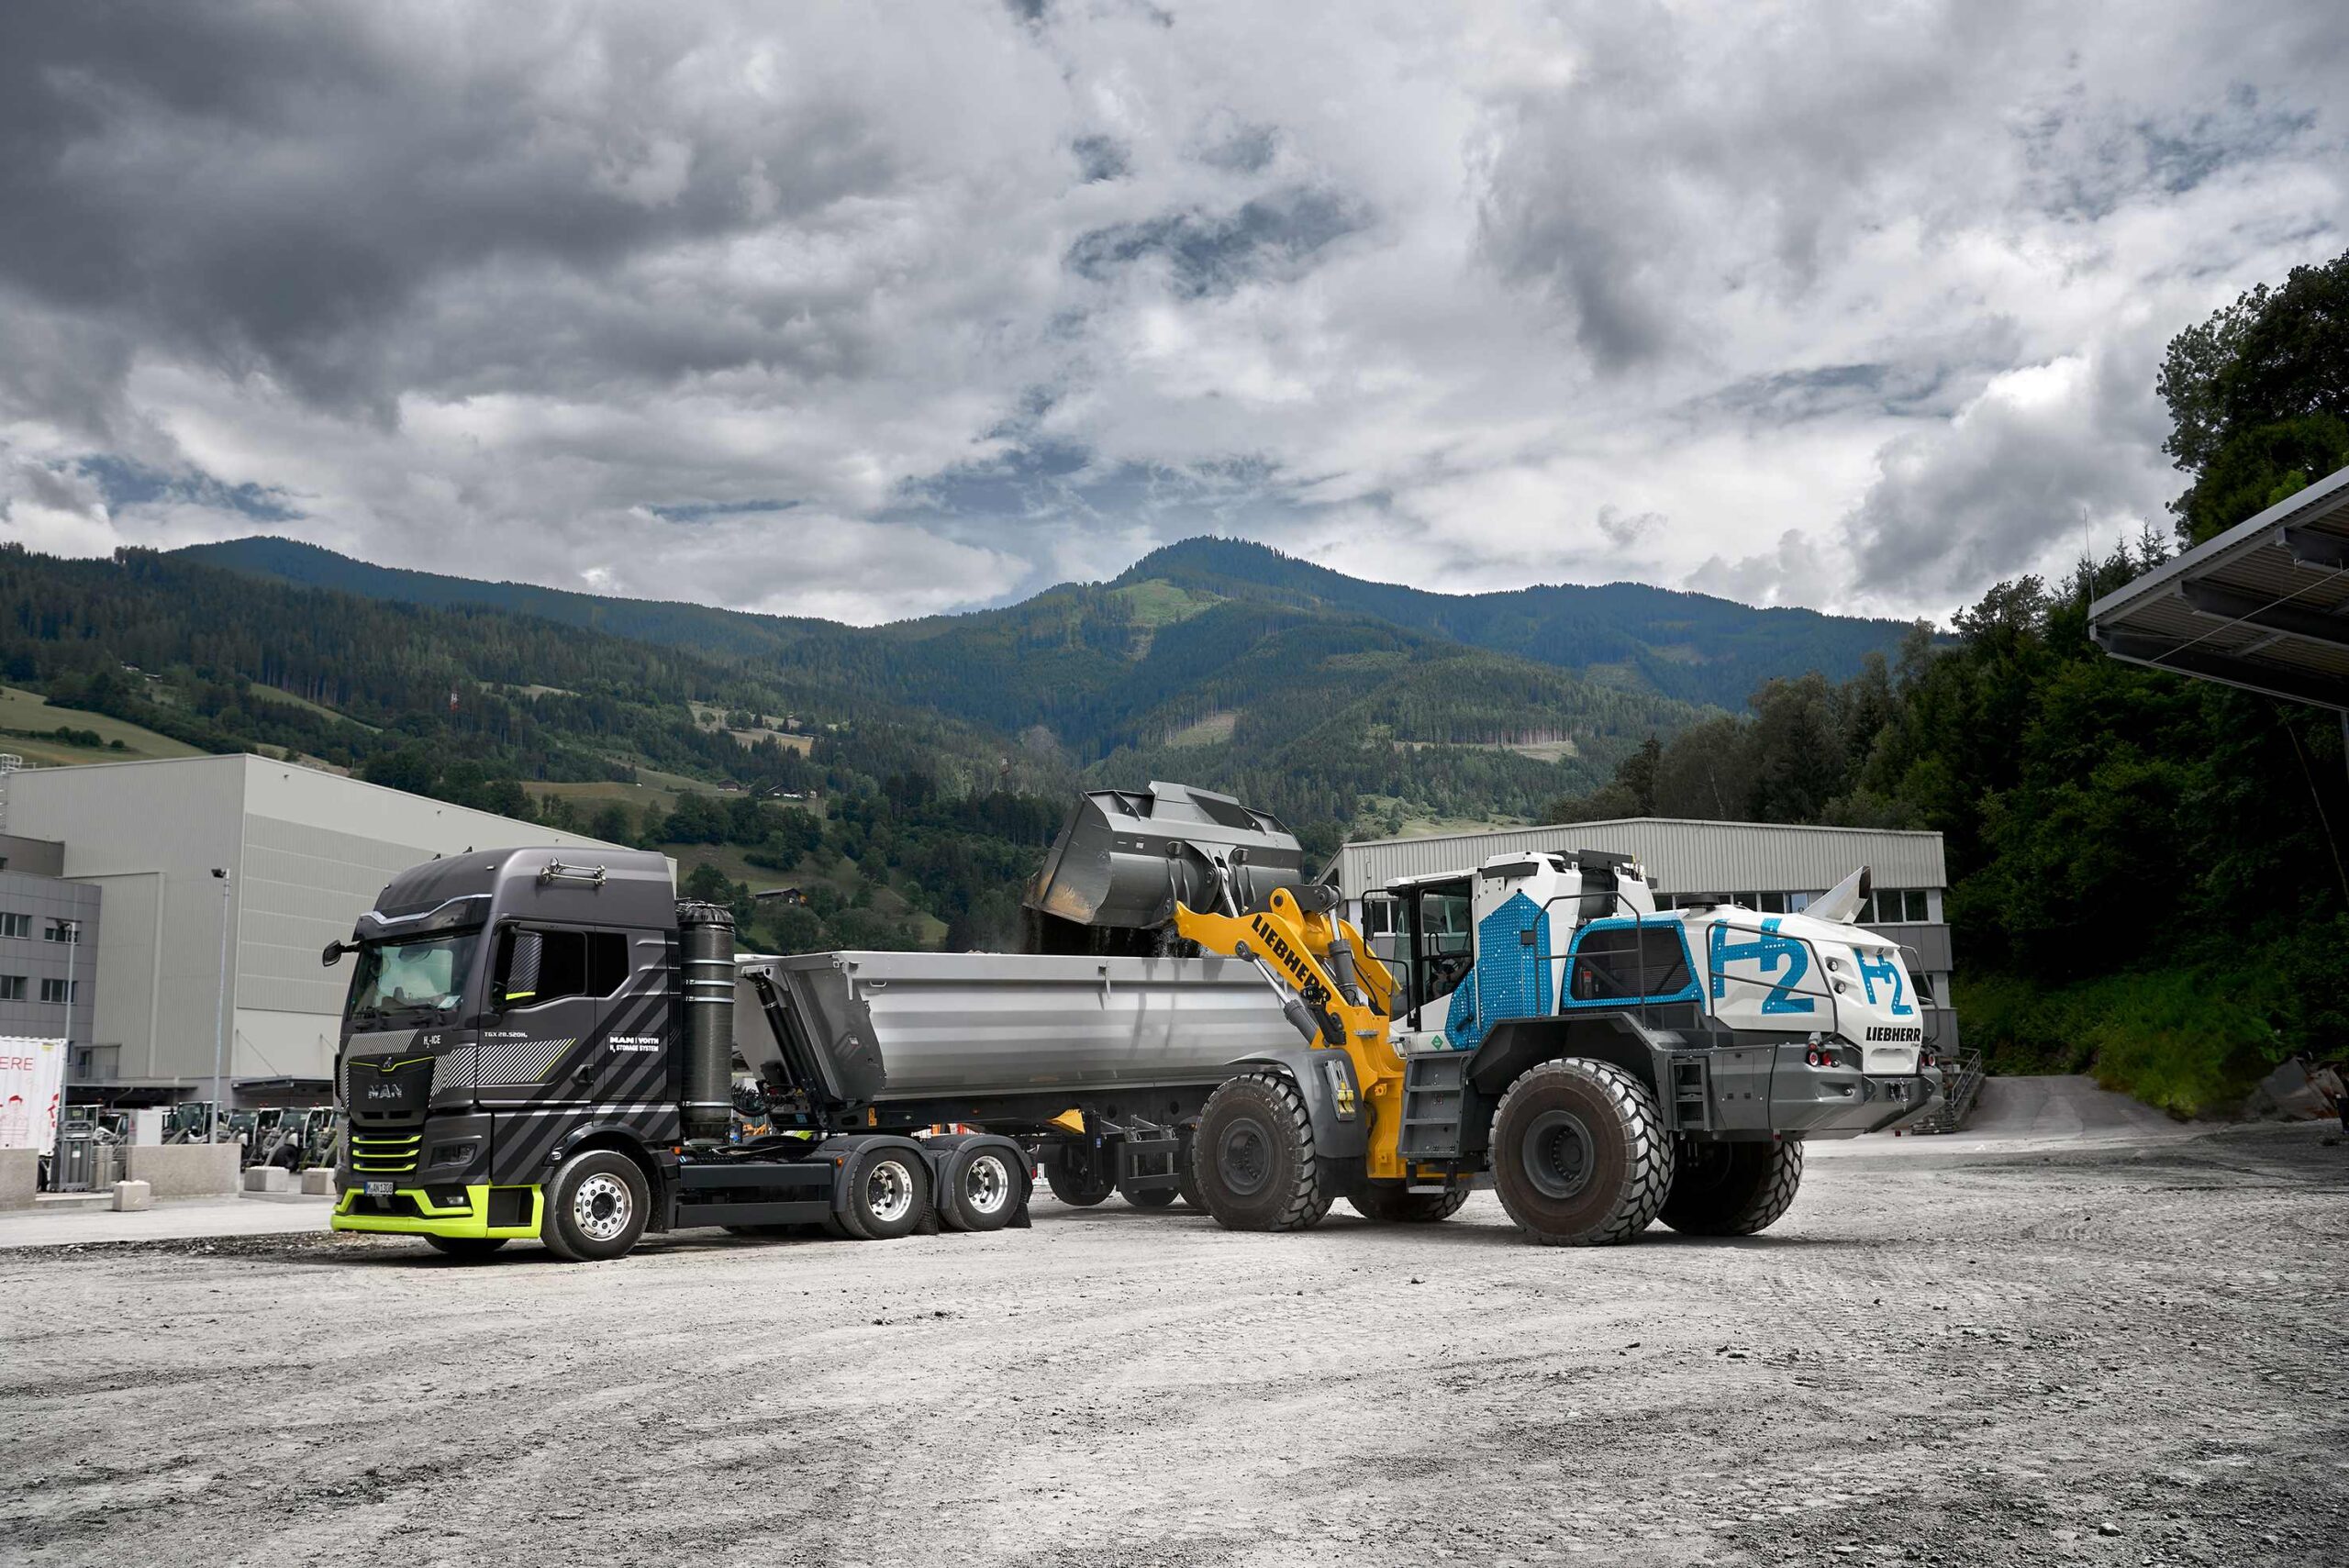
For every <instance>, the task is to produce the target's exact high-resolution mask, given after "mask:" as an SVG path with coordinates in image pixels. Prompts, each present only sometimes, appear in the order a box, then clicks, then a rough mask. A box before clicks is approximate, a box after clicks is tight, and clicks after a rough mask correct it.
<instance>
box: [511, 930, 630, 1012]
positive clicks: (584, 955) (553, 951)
mask: <svg viewBox="0 0 2349 1568" xmlns="http://www.w3.org/2000/svg"><path fill="white" fill-rule="evenodd" d="M628 976H629V962H628V938H627V937H625V936H623V935H621V934H620V933H619V932H618V931H564V930H553V929H534V928H527V927H508V928H507V929H505V930H504V931H502V932H500V933H499V934H498V939H497V957H496V960H495V963H494V965H493V966H492V968H491V971H490V984H489V995H490V998H491V1000H492V1001H493V1002H494V1003H495V1005H496V1006H499V1007H501V1008H513V1007H535V1006H538V1005H539V1004H540V1003H541V1002H553V1001H559V1000H561V999H562V998H563V997H565V996H608V995H612V994H613V993H614V992H616V991H618V989H619V988H620V987H621V986H622V985H624V984H627V983H628Z"/></svg>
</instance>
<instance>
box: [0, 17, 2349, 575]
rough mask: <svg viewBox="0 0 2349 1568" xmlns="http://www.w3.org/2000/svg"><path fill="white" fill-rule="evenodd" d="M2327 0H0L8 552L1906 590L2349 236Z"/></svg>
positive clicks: (2118, 446) (2, 415) (0, 462)
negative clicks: (1225, 552)
mask: <svg viewBox="0 0 2349 1568" xmlns="http://www.w3.org/2000/svg"><path fill="white" fill-rule="evenodd" d="M2344 79H2349V6H2341V5H2339V4H2338V3H2337V0H2293V3H2283V0H2208V3H2202V0H2178V3H2176V4H2167V5H2155V4H2134V5H2119V4H2114V5H2100V4H2096V3H2093V0H2067V3H2060V4H2049V5H2043V6H2025V5H2009V4H2004V3H2001V0H1950V3H1948V4H1905V5H1904V4H1891V3H1884V0H1876V3H1865V4H1850V5H1842V4H1834V3H1817V0H1814V3H1807V4H1790V5H1783V6H1780V5H1767V4H1753V3H1724V4H1719V5H1700V4H1642V3H1639V0H1603V3H1599V4H1591V5H1575V4H1561V5H1549V6H1542V5H1512V4H1464V5H1460V6H1430V5H1427V4H1424V3H1421V0H1406V3H1402V4H1397V5H1392V6H1378V5H1355V4H1350V5H1346V6H1329V7H1322V6H1264V5H1261V4H1235V5H1220V4H1177V3H1175V0H1166V3H1165V4H1163V5H1150V4H1134V3H1127V0H1029V3H1020V4H1012V5H1004V4H1000V3H994V0H989V3H979V0H971V3H969V4H963V5H953V4H943V3H941V4H936V5H924V6H902V7H888V8H881V9H876V8H872V7H867V6H841V7H831V6H815V5H808V6H796V5H795V6H775V5H773V4H739V5H738V4H726V3H718V0H711V3H686V0H663V3H662V5H659V6H620V5H612V6H580V5H552V4H547V5H535V4H523V5H501V6H480V5H477V4H462V5H459V4H415V5H408V4H393V3H368V4H359V3H356V0H353V3H351V4H346V5H340V6H329V5H324V4H301V3H297V0H272V3H268V4H253V5H239V4H229V3H227V0H221V3H217V4H215V3H207V0H157V3H155V4H152V5H146V6H136V5H114V4H107V3H104V0H76V3H74V4H71V5H18V6H7V7H6V8H5V10H0V539H12V540H20V541H22V542H24V543H26V544H28V545H30V546H31V547H33V548H35V549H38V550H48V551H53V552H64V553H75V554H97V553H104V552H106V551H108V550H113V549H114V548H116V547H117V546H118V545H122V544H140V545H162V546H171V545H176V544H183V543H189V542H193V541H195V540H199V539H218V538H226V537H230V536H234V535H238V534H244V533H252V532H261V531H266V532H272V533H278V534H284V535H289V536H292V537H295V538H300V539H310V540H314V541H316V542H317V543H319V544H323V545H327V546H329V547H331V548H333V549H337V550H345V551H348V552H351V553H353V554H357V555H361V556H363V557H365V558H367V559H370V560H374V561H379V562H386V563H390V564H395V565H403V566H414V567H422V568H428V569H433V570H440V571H445V572H452V573H461V574H463V575H468V576H477V577H510V578H517V579H523V580H528V581H533V582H539V583H545V584H554V585H558V586H573V587H589V588H595V589H599V590H603V591H607V592H613V593H623V594H629V595H643V596H654V597H669V598H687V599H697V600H701V601H705V602H711V603H722V604H729V605H734V606H743V607H751V608H763V609H770V610H776V611H785V612H795V613H806V614H817V615H825V616H831V617H842V618H848V619H853V620H859V621H872V620H881V619H889V618H894V617H902V616H908V615H917V614H924V613H929V612H932V611H939V610H948V609H955V608H963V607H972V606H980V605H985V604H989V603H996V602H1000V601H1002V600H1004V599H1006V598H1008V597H1013V596H1017V595H1021V594H1023V593H1026V592H1030V591H1032V590H1033V589H1034V588H1036V587H1038V586H1041V585H1043V584H1048V583H1052V582H1055V581H1062V580H1065V579H1069V578H1098V577H1104V576H1108V575H1112V574H1114V573H1117V572H1118V571H1119V570H1121V569H1122V568H1123V567H1124V566H1126V565H1127V564H1129V563H1130V562H1131V561H1132V560H1133V559H1134V558H1135V557H1136V556H1138V555H1140V554H1141V553H1142V552H1143V551H1145V550H1148V549H1150V548H1151V547H1152V546H1153V545H1156V544H1159V543H1163V542H1165V541H1168V540H1171V539H1180V538H1184V537H1186V536H1188V535H1191V534H1197V533H1205V532H1219V533H1228V534H1237V535H1242V536H1245V537H1249V538H1253V539H1262V540H1264V541H1265V542H1268V543H1271V544H1275V545H1277V546H1280V547H1281V548H1283V549H1286V550H1291V551H1293V552H1296V553H1300V554H1303V555H1306V556H1309V557H1311V558H1313V559H1315V560H1318V561H1321V562H1326V563H1327V564H1330V565H1331V566H1335V567H1338V568H1340V569H1341V570H1344V571H1348V572H1351V573H1355V574H1357V575H1361V576H1367V577H1376V578H1381V579H1386V580H1389V581H1399V582H1411V583H1416V584H1421V585H1423V586H1428V587H1434V588H1441V589H1446V590H1453V591H1466V590H1473V589H1480V588H1490V587H1500V586H1511V585H1517V584H1524V583H1527V582H1536V581H1540V582H1557V581H1572V582H1604V581H1609V580H1612V579H1617V578H1630V579H1635V580H1639V581H1643V582H1650V583H1657V584H1666V585H1670V586H1687V587H1695V588H1700V589H1704V590H1708V591H1710V592H1715V593H1720V594H1724V595H1730V596H1732V597H1736V598H1741V599H1744V600H1747V601H1749V602H1754V603H1795V604H1807V605H1813V606H1820V607H1822V608H1830V609H1840V610H1853V611H1873V612H1894V613H1900V614H1920V613H1921V614H1927V615H1933V616H1937V617H1938V616H1945V615H1946V614H1947V613H1948V612H1949V610H1950V609H1951V608H1952V607H1953V606H1956V605H1958V604H1960V603H1962V602H1965V601H1966V600H1967V599H1968V598H1970V597H1971V596H1972V595H1975V594H1976V593H1977V592H1978V591H1979V590H1980V589H1981V588H1983V587H1984V586H1986V585H1987V584H1989V583H1991V582H1993V581H1995V580H1997V579H1998V578H1999V577H2001V576H2007V575H2011V574H2013V573H2018V572H2021V571H2027V570H2032V569H2047V568H2054V569H2057V570H2060V569H2061V567H2062V566H2063V565H2064V563H2065V562H2067V561H2068V560H2070V559H2072V558H2074V557H2076V555H2077V553H2078V551H2079V550H2080V548H2081V545H2082V541H2083V539H2087V540H2090V541H2092V542H2097V543H2103V542H2107V541H2110V539H2112V538H2114V537H2115V536H2116V535H2119V534H2122V533H2133V532H2134V531H2135V528H2136V527H2137V526H2138V524H2139V523H2140V522H2141V521H2143V520H2146V519H2152V520H2154V521H2156V522H2163V521H2164V512H2163V507H2164V505H2165V502H2166V501H2167V500H2168V499H2169V497H2170V496H2171V495H2173V494H2175V493H2176V490H2177V489H2178V487H2179V481H2178V478H2177V476H2176V473H2174V472H2173V471H2172V470H2171V469H2170V468H2169V466H2168V463H2167V461H2166V460H2165V458H2164V457H2163V456H2162V454H2161V452H2160V450H2159V449H2160V443H2161V440H2162V438H2163V436H2164V435H2165V432H2166V428H2167V422H2166V419H2165V415H2164V412H2163V409H2162V407H2161V405H2160V403H2159V401H2158V399H2157V398H2156V397H2155V396H2154V391H2153V383H2154V373H2155V370H2156V368H2157V366H2158V363H2159V361H2160V356H2161V351H2162V348H2163V346H2164V344H2165V342H2166V340H2167V339H2168V338H2169V337H2170V335H2171V334H2172V333H2174V332H2175V331H2176V329H2177V328H2179V327H2181V326H2183V325H2185V324H2187V323H2188V322H2189V321H2192V320H2195V319H2197V318H2199V317H2201V316H2203V315H2206V314H2207V313H2208V312H2209V311H2210V309H2212V308H2213V307H2215V306H2219V305H2221V304H2223V303H2225V302H2226V301H2228V300H2230V299H2232V297H2234V295H2236V294H2237V293H2238V292H2240V291H2241V290H2242V289H2243V288H2244V287H2246V286H2248V285H2249V284H2253V283H2255V282H2258V281H2261V280H2275V279H2277V278H2280V277H2281V275H2282V274H2283V273H2284V272H2286V271H2287V270H2288V268H2290V267H2291V266H2293V265H2295V264H2297V263H2299V262H2303V261H2320V260H2323V259H2326V258H2329V257H2331V256H2332V255H2335V254H2337V253H2339V252H2340V251H2341V250H2343V249H2344V247H2349V239H2344V238H2343V229H2344V228H2349V120H2344V114H2343V109H2342V108H2341V107H2340V104H2341V101H2342V95H2341V92H2340V84H2341V83H2342V82H2343V80H2344Z"/></svg>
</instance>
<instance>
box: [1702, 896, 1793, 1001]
mask: <svg viewBox="0 0 2349 1568" xmlns="http://www.w3.org/2000/svg"><path fill="white" fill-rule="evenodd" d="M1729 937H1730V932H1729V928H1728V927H1726V926H1719V925H1716V926H1713V927H1710V928H1709V929H1708V930H1707V933H1706V939H1705V945H1706V946H1707V947H1708V948H1709V949H1710V950H1711V951H1710V953H1709V957H1710V958H1711V960H1712V964H1711V967H1712V972H1713V1000H1714V1001H1716V1002H1718V1001H1720V999H1721V997H1722V996H1723V995H1725V994H1726V993H1727V991H1728V989H1729V977H1728V976H1727V975H1725V974H1723V973H1721V965H1723V964H1725V963H1746V962H1751V963H1753V966H1754V967H1755V968H1757V969H1759V970H1760V971H1761V972H1762V973H1764V974H1765V975H1769V974H1775V973H1777V970H1778V966H1779V965H1780V964H1782V963H1783V964H1785V965H1786V966H1787V973H1786V975H1785V977H1784V978H1783V979H1781V980H1779V981H1778V982H1777V983H1776V984H1774V985H1772V986H1771V987H1770V994H1769V995H1766V996H1765V997H1763V998H1762V1010H1763V1011H1764V1012H1765V1013H1815V1012H1817V1011H1818V1010H1819V1004H1818V1003H1817V1002H1816V1001H1814V1000H1812V999H1811V998H1810V997H1809V996H1798V995H1794V988H1795V987H1796V986H1798V985H1799V984H1802V977H1803V976H1804V975H1806V974H1808V973H1810V952H1809V950H1808V949H1807V948H1805V947H1804V946H1803V945H1802V943H1800V942H1798V941H1797V940H1795V939H1794V938H1792V937H1782V936H1780V935H1778V920H1777V917H1776V916H1772V917H1770V918H1768V919H1766V920H1765V921H1763V922H1762V930H1761V933H1760V934H1759V935H1758V936H1756V937H1755V938H1754V939H1753V940H1752V941H1750V942H1733V941H1731V940H1729Z"/></svg>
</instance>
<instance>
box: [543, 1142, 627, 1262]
mask: <svg viewBox="0 0 2349 1568" xmlns="http://www.w3.org/2000/svg"><path fill="white" fill-rule="evenodd" d="M650 1211H651V1195H650V1193H649V1192H648V1191H647V1190H646V1187H645V1184H644V1173H643V1172H642V1171H640V1170H638V1169H637V1168H636V1162H635V1161H633V1160H631V1159H629V1157H628V1156H627V1155H625V1154H622V1153H619V1152H618V1151H614V1150H610V1149H590V1150H588V1151H585V1152H584V1153H581V1154H573V1156H572V1157H571V1158H570V1159H568V1160H565V1161H564V1162H562V1165H561V1166H560V1167H559V1168H558V1169H557V1170H556V1171H555V1173H554V1180H553V1181H551V1182H549V1183H548V1184H547V1196H546V1216H545V1218H543V1219H541V1220H540V1222H539V1240H541V1241H543V1242H545V1243H546V1245H547V1251H550V1252H552V1253H553V1254H554V1255H555V1256H557V1257H559V1258H567V1259H569V1260H570V1261H571V1262H574V1263H578V1262H599V1261H601V1260H603V1259H605V1258H617V1257H619V1256H621V1255H622V1254H623V1253H625V1252H627V1251H628V1250H629V1248H631V1247H633V1246H635V1245H636V1240H637V1238H638V1237H640V1236H641V1235H643V1234H644V1222H645V1219H646V1218H648V1216H649V1214H650Z"/></svg>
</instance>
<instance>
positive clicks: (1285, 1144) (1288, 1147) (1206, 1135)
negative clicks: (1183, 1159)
mask: <svg viewBox="0 0 2349 1568" xmlns="http://www.w3.org/2000/svg"><path fill="white" fill-rule="evenodd" d="M1191 1164H1192V1173H1193V1177H1194V1179H1195V1180H1196V1181H1197V1184H1198V1189H1199V1195H1200V1196H1201V1197H1202V1198H1204V1199H1205V1200H1206V1202H1207V1209H1208V1213H1209V1214H1212V1215H1214V1216H1215V1218H1216V1223H1217V1224H1219V1225H1220V1226H1222V1227H1223V1228H1224V1229H1227V1230H1303V1229H1307V1228H1308V1227H1310V1226H1313V1225H1317V1224H1319V1222H1320V1219H1321V1217H1322V1216H1323V1215H1325V1214H1327V1213H1329V1212H1330V1200H1331V1198H1332V1197H1334V1196H1335V1195H1334V1194H1333V1193H1331V1192H1330V1191H1329V1190H1328V1189H1327V1188H1325V1187H1324V1186H1323V1185H1322V1184H1321V1168H1320V1164H1319V1161H1318V1160H1317V1159H1316V1158H1315V1151H1314V1145H1313V1120H1312V1118H1311V1117H1309V1116H1308V1115H1307V1113H1306V1109H1305V1097H1304V1096H1303V1095H1300V1094H1298V1093H1297V1085H1296V1084H1292V1083H1290V1082H1289V1081H1288V1080H1287V1079H1286V1078H1285V1077H1282V1076H1281V1075H1279V1074H1277V1073H1247V1074H1245V1075H1244V1076H1241V1077H1238V1078H1227V1079H1225V1080H1224V1082H1223V1083H1222V1084H1220V1085H1219V1087H1218V1088H1217V1089H1216V1091H1215V1093H1214V1094H1212V1095H1208V1103H1207V1108H1206V1109H1205V1110H1203V1111H1201V1112H1200V1113H1199V1130H1198V1132H1197V1136H1195V1137H1194V1138H1193V1139H1192V1140H1191Z"/></svg>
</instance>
